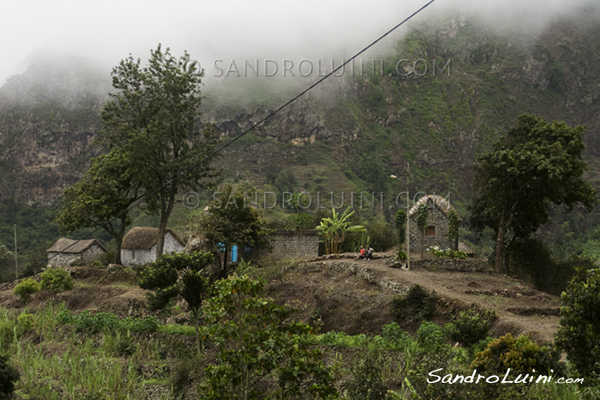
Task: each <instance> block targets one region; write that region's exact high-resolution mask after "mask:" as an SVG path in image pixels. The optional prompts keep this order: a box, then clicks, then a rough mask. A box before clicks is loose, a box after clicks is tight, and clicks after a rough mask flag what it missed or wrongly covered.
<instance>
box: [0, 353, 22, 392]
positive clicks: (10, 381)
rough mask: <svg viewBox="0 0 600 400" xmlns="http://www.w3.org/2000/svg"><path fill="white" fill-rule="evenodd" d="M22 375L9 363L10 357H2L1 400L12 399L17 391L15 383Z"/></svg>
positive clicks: (0, 363) (0, 370) (0, 373)
mask: <svg viewBox="0 0 600 400" xmlns="http://www.w3.org/2000/svg"><path fill="white" fill-rule="evenodd" d="M19 377H20V374H19V371H17V370H16V369H15V368H13V367H12V366H11V365H10V364H9V363H8V357H6V356H1V355H0V399H1V400H5V399H6V400H8V399H11V398H12V395H13V393H14V391H15V382H16V381H17V380H18V379H19Z"/></svg>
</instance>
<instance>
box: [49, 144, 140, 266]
mask: <svg viewBox="0 0 600 400" xmlns="http://www.w3.org/2000/svg"><path fill="white" fill-rule="evenodd" d="M130 162H131V159H130V158H129V156H128V154H127V153H126V152H124V151H122V149H114V150H113V151H111V152H110V153H108V154H103V155H101V156H98V157H97V158H95V159H93V160H92V163H91V166H90V169H89V170H88V171H87V172H86V173H85V174H84V175H83V177H82V178H81V180H80V181H79V182H77V183H75V184H74V185H72V186H71V187H69V188H67V189H66V190H65V193H64V197H63V205H62V208H61V209H60V210H59V211H58V215H57V217H56V222H57V224H58V226H59V227H60V229H61V231H62V232H64V233H72V232H75V231H78V230H80V229H82V228H96V227H102V228H104V230H105V231H106V232H108V233H109V234H110V235H112V236H113V237H114V238H115V240H116V250H115V253H114V255H115V259H114V262H115V263H116V264H121V243H122V242H123V236H125V229H126V228H127V226H128V225H129V224H130V223H131V218H130V216H129V212H128V208H129V206H130V205H131V204H133V202H135V201H136V200H137V197H138V195H137V193H138V189H137V184H136V183H135V180H134V175H133V171H132V168H130V166H129V163H130Z"/></svg>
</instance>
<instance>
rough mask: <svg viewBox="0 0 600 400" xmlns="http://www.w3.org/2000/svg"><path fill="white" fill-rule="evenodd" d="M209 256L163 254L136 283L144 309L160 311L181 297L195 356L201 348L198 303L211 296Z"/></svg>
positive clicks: (207, 254) (199, 305)
mask: <svg viewBox="0 0 600 400" xmlns="http://www.w3.org/2000/svg"><path fill="white" fill-rule="evenodd" d="M213 260H214V259H213V255H212V254H211V253H207V252H195V253H192V254H184V253H172V254H165V255H164V256H163V257H161V258H160V259H159V260H158V261H156V262H154V263H152V264H150V265H149V266H147V267H145V268H144V269H141V270H140V271H139V272H138V283H139V285H140V287H141V288H142V289H146V290H152V291H154V293H147V294H146V296H147V299H148V308H150V309H151V310H160V309H163V308H165V307H167V305H168V304H169V303H170V302H171V300H173V299H174V298H175V297H177V296H181V297H183V299H184V300H185V301H186V303H187V304H188V307H189V308H190V313H191V314H192V317H193V321H194V328H195V330H196V345H197V350H198V353H200V351H201V348H202V342H201V338H200V326H199V325H200V309H201V307H202V301H204V299H206V298H208V297H209V296H210V293H211V282H210V274H209V271H208V269H209V266H210V265H211V264H212V263H213Z"/></svg>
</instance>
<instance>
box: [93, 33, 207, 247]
mask: <svg viewBox="0 0 600 400" xmlns="http://www.w3.org/2000/svg"><path fill="white" fill-rule="evenodd" d="M202 76H203V71H202V70H201V69H200V66H199V65H198V63H197V62H195V61H192V60H191V59H190V56H189V54H188V53H187V52H184V55H183V56H182V57H180V58H176V57H174V56H172V55H171V53H170V50H169V49H168V48H167V49H166V50H164V51H163V49H162V47H161V46H160V45H159V46H158V47H157V49H156V50H152V51H151V57H150V59H149V61H148V64H147V65H146V66H142V65H141V61H140V59H137V60H135V59H133V57H131V56H130V57H129V58H127V59H125V60H122V61H121V62H120V64H119V65H118V66H116V67H115V68H114V69H113V72H112V81H113V87H114V88H115V89H116V90H117V93H114V94H111V97H112V100H111V101H109V102H108V103H107V104H106V105H105V106H104V109H103V110H102V115H101V118H102V129H101V135H100V139H99V142H100V143H101V144H102V145H104V146H105V147H106V148H107V149H108V150H111V151H112V150H114V149H116V148H120V149H122V151H125V152H127V153H128V157H129V160H130V161H131V163H130V170H131V171H133V172H134V173H133V176H134V177H135V180H136V183H137V184H139V187H140V190H141V194H142V195H145V196H147V197H146V207H147V209H148V211H149V212H151V213H153V214H157V215H159V217H160V222H159V227H158V229H159V234H158V242H157V249H156V251H157V257H159V256H160V255H162V252H163V245H164V235H165V232H166V229H167V223H168V220H169V216H170V215H171V211H172V210H173V206H174V204H175V196H176V194H177V192H178V190H180V189H184V188H185V189H188V190H197V189H199V188H200V187H202V186H203V185H206V184H207V182H209V181H210V180H209V179H207V178H211V177H214V176H216V172H215V170H214V169H213V168H212V167H211V165H210V164H209V163H208V162H204V163H203V160H204V159H205V158H206V156H207V155H208V154H210V153H211V152H212V150H213V148H214V144H215V140H216V135H215V132H214V129H212V127H208V128H205V129H203V130H201V129H200V126H199V117H200V111H199V109H200V105H201V102H202V97H201V91H200V85H201V83H202Z"/></svg>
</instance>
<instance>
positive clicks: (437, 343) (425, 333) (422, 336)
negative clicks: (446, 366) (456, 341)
mask: <svg viewBox="0 0 600 400" xmlns="http://www.w3.org/2000/svg"><path fill="white" fill-rule="evenodd" d="M417 343H418V345H419V347H420V348H422V349H423V350H425V351H427V352H430V351H437V350H440V349H441V348H443V347H444V346H445V336H444V330H443V329H442V327H441V326H439V325H437V324H434V323H433V322H429V321H425V322H423V323H422V324H421V326H419V329H417Z"/></svg>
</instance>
